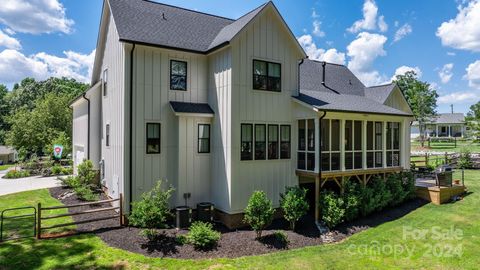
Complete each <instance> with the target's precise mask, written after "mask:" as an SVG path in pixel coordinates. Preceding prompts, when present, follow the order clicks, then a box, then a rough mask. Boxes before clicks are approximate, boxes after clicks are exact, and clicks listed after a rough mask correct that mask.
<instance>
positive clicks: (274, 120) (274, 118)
mask: <svg viewBox="0 0 480 270" xmlns="http://www.w3.org/2000/svg"><path fill="white" fill-rule="evenodd" d="M296 46H297V45H296V44H295V39H294V38H292V36H291V35H290V33H289V32H288V30H287V29H285V28H284V27H283V25H282V23H281V19H280V18H279V17H277V14H276V13H275V12H274V10H273V9H271V8H268V9H266V10H264V11H263V13H262V14H260V15H259V16H257V17H256V18H255V19H254V20H253V21H252V22H250V24H249V25H248V26H247V28H246V29H244V30H243V31H242V32H241V33H240V34H239V35H238V36H237V37H236V38H235V39H234V40H233V41H232V43H231V57H232V60H231V61H232V76H231V80H232V91H231V93H232V95H231V109H230V110H231V129H230V130H231V132H232V134H231V139H232V143H231V148H232V149H231V155H232V156H231V159H232V160H231V164H232V165H231V166H232V167H231V180H230V181H231V187H230V188H231V192H230V196H231V209H230V211H229V212H230V213H239V212H243V210H244V208H245V207H246V205H247V202H248V199H249V197H250V196H251V194H252V193H253V191H255V190H263V191H265V192H266V194H267V195H268V197H269V198H270V199H271V200H272V202H273V205H274V206H275V207H278V205H279V199H280V193H282V192H284V191H285V187H286V186H293V185H296V184H298V180H297V177H296V175H295V164H296V162H295V160H296V153H295V152H294V151H295V149H296V132H295V130H296V123H295V121H293V106H294V105H293V102H292V95H295V94H296V93H297V86H298V84H297V75H298V72H297V70H298V63H299V60H300V59H301V58H302V57H303V56H302V54H301V52H300V51H299V50H298V49H297V47H296ZM254 59H259V60H266V61H270V62H276V63H280V64H281V85H282V87H281V90H282V91H281V92H269V91H259V90H253V60H254ZM242 123H252V124H256V123H258V124H278V125H281V124H287V125H291V149H292V151H291V158H290V159H285V160H281V159H278V160H260V161H258V160H257V161H255V160H253V161H241V160H240V145H241V143H240V139H241V135H240V134H241V133H240V126H241V124H242Z"/></svg>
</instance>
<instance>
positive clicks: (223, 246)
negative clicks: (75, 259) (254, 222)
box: [50, 187, 425, 259]
mask: <svg viewBox="0 0 480 270" xmlns="http://www.w3.org/2000/svg"><path fill="white" fill-rule="evenodd" d="M67 191H69V189H66V188H62V187H57V188H51V189H50V194H51V195H52V196H53V197H55V198H58V197H59V196H60V195H61V194H63V193H65V192H67ZM102 199H106V197H105V196H104V195H102ZM61 201H62V202H63V203H64V204H76V203H81V201H79V200H78V198H77V197H76V196H75V195H73V196H71V197H69V198H66V199H61ZM424 204H425V202H424V201H422V200H419V199H415V200H412V201H409V202H407V203H404V204H402V205H400V206H398V207H396V208H392V209H387V210H384V211H382V212H379V213H376V214H373V215H371V216H368V217H365V218H361V219H358V220H356V221H354V222H349V223H344V224H341V225H339V226H338V228H336V229H335V230H332V231H331V232H329V233H328V236H329V237H328V241H329V242H338V241H341V240H343V239H345V238H347V237H348V236H350V235H352V234H354V233H357V232H360V231H363V230H366V229H368V228H371V227H375V226H377V225H380V224H382V223H384V222H388V221H391V220H395V219H397V218H400V217H402V216H404V215H406V214H408V213H409V212H411V211H413V210H415V209H416V208H418V207H420V206H422V205H424ZM96 207H106V205H102V206H101V205H98V206H95V207H90V206H89V207H82V208H80V209H78V208H77V209H73V212H74V211H79V210H87V209H91V208H96ZM114 214H115V213H114V212H113V211H109V212H100V213H93V214H85V215H78V216H73V218H74V220H75V221H81V220H87V219H92V218H98V217H104V216H112V215H114ZM287 228H288V223H287V222H286V221H284V220H282V219H278V220H275V221H274V222H273V224H272V225H271V226H269V227H268V230H266V231H264V232H263V237H262V238H261V239H259V240H255V233H254V232H253V231H251V230H249V229H248V228H245V229H239V230H229V229H228V228H226V227H225V226H223V225H221V224H215V229H216V230H218V231H220V232H221V233H222V237H221V239H220V241H219V242H218V245H217V246H216V247H215V248H213V249H211V250H208V251H204V250H196V249H194V248H193V246H191V245H181V244H179V243H178V242H177V241H176V236H177V235H179V234H185V233H187V231H186V230H180V231H177V230H176V229H166V230H160V232H162V234H161V236H160V237H159V238H158V239H157V240H156V241H154V242H149V241H148V240H147V239H146V238H145V237H143V236H140V235H139V233H140V231H141V230H140V229H138V228H133V227H119V221H118V220H116V219H115V220H104V221H97V222H92V223H86V224H80V225H78V226H77V230H78V232H79V233H87V232H93V233H94V234H96V235H97V236H98V237H100V238H101V239H102V240H103V241H104V242H105V243H107V244H108V245H109V246H112V247H116V248H120V249H124V250H128V251H131V252H135V253H140V254H143V255H146V256H151V257H170V258H183V259H196V258H225V257H226V258H235V257H241V256H250V255H258V254H265V253H270V252H275V251H278V250H286V249H295V248H300V247H305V246H314V245H319V244H322V243H325V241H324V240H322V237H320V234H319V232H318V229H317V227H316V226H315V223H314V220H313V218H312V217H310V216H305V217H304V218H302V219H301V220H300V222H298V224H297V228H296V232H292V231H290V230H287ZM277 230H282V231H284V232H285V233H286V234H287V236H288V241H289V243H288V245H287V246H286V245H285V244H284V243H282V241H280V240H279V239H277V238H276V237H274V235H273V234H274V233H275V231H277ZM324 239H325V238H324Z"/></svg>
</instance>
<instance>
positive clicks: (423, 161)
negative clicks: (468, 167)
mask: <svg viewBox="0 0 480 270" xmlns="http://www.w3.org/2000/svg"><path fill="white" fill-rule="evenodd" d="M416 158H417V159H416ZM457 158H458V155H457V154H455V153H448V152H445V154H429V153H425V154H423V155H411V156H410V163H411V164H414V165H415V166H416V167H422V166H425V167H427V166H429V164H430V163H432V162H433V164H438V163H440V164H450V165H452V164H455V163H456V161H457ZM419 164H420V165H419Z"/></svg>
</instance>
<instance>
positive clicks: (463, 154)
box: [457, 147, 473, 169]
mask: <svg viewBox="0 0 480 270" xmlns="http://www.w3.org/2000/svg"><path fill="white" fill-rule="evenodd" d="M457 167H458V168H459V169H471V168H472V167H473V160H472V153H471V152H470V150H469V149H468V148H465V147H463V148H462V149H461V150H460V156H459V157H458V162H457Z"/></svg>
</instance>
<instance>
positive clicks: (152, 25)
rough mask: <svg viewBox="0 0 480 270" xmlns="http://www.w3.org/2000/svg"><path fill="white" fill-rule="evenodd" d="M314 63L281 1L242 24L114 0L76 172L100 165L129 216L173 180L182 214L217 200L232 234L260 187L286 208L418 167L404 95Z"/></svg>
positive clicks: (81, 102)
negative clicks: (301, 193) (135, 204)
mask: <svg viewBox="0 0 480 270" xmlns="http://www.w3.org/2000/svg"><path fill="white" fill-rule="evenodd" d="M306 58H307V56H306V54H305V52H304V51H303V49H302V48H301V46H300V45H299V44H298V42H297V40H296V38H295V36H294V35H293V34H292V32H291V31H290V29H289V28H288V25H286V23H285V21H284V20H283V18H282V17H281V15H280V14H279V12H278V10H277V9H276V7H275V5H274V4H273V3H272V2H268V3H266V4H264V5H262V6H260V7H258V8H256V9H255V10H253V11H251V12H249V13H247V14H245V15H244V16H242V17H240V18H239V19H237V20H232V19H228V18H223V17H219V16H215V15H209V14H205V13H201V12H196V11H192V10H187V9H183V8H178V7H174V6H170V5H165V4H159V3H155V2H150V1H142V0H110V1H105V2H104V7H103V12H102V19H101V24H100V31H99V36H98V43H97V50H96V57H95V63H94V67H93V75H92V81H91V85H92V87H91V88H90V89H89V90H88V91H87V92H86V93H85V94H84V95H83V96H81V97H79V98H77V99H76V100H75V101H74V102H73V103H72V104H71V106H72V108H73V115H74V117H73V118H74V120H73V122H74V123H73V149H74V164H75V166H76V165H78V164H79V163H80V162H81V161H82V160H83V159H84V158H89V159H91V160H92V161H93V162H94V164H95V166H96V167H97V168H98V169H100V170H101V179H102V184H103V185H104V186H105V189H106V190H107V193H108V195H109V196H111V197H117V196H118V195H119V193H124V194H125V198H126V207H127V209H128V208H129V202H131V201H135V200H138V199H140V196H141V194H142V193H144V192H146V191H149V190H150V189H151V188H152V187H153V186H154V185H155V183H156V181H158V180H159V179H167V180H168V182H169V184H171V185H173V186H174V187H175V190H176V191H175V194H174V198H173V199H172V201H171V206H172V207H175V206H179V205H185V204H187V205H188V206H190V207H193V208H195V206H196V204H197V203H199V202H204V201H207V202H212V203H214V204H215V208H216V209H217V211H216V212H217V213H218V217H219V218H220V219H221V220H222V221H223V222H224V223H225V224H227V226H230V227H235V226H237V225H238V224H239V223H240V221H241V218H242V212H243V209H244V208H245V207H246V204H247V201H248V199H249V197H250V195H251V194H252V192H253V191H255V190H263V191H265V192H266V193H267V195H268V196H269V198H270V199H272V201H273V204H274V206H275V207H278V205H279V199H280V193H282V192H283V191H284V190H285V187H286V186H293V185H299V184H300V185H303V186H305V187H307V188H309V194H311V197H312V198H315V199H316V200H318V196H319V191H320V188H321V186H323V183H324V182H337V183H343V180H344V179H347V178H349V177H356V178H358V179H363V180H364V181H367V180H368V179H370V177H371V176H372V175H384V174H386V173H391V172H397V171H401V170H402V169H405V168H408V167H409V153H410V151H409V149H410V121H412V116H411V115H412V113H411V111H410V109H409V107H408V105H407V103H406V101H405V99H404V97H403V96H402V94H401V92H400V91H399V89H398V87H396V86H395V85H392V84H390V85H384V86H379V87H365V86H364V85H363V84H362V83H361V82H360V81H359V80H358V79H357V78H356V77H355V76H354V75H353V74H352V73H351V72H350V71H349V70H348V69H347V68H346V67H345V66H341V65H335V64H328V63H323V62H316V61H311V60H307V59H306ZM320 141H322V143H320ZM320 180H322V183H320ZM312 201H313V199H312ZM312 203H313V202H312ZM311 209H314V210H315V216H316V217H317V218H318V204H315V205H313V204H312V206H311Z"/></svg>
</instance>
